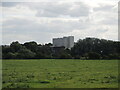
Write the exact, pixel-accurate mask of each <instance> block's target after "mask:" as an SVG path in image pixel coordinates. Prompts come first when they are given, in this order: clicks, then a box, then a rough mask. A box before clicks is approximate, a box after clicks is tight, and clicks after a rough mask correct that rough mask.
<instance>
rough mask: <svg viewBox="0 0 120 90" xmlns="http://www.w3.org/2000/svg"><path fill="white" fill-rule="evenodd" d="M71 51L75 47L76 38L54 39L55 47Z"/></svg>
mask: <svg viewBox="0 0 120 90" xmlns="http://www.w3.org/2000/svg"><path fill="white" fill-rule="evenodd" d="M62 46H64V47H65V48H68V49H71V48H72V47H73V46H74V36H68V37H63V38H53V47H62Z"/></svg>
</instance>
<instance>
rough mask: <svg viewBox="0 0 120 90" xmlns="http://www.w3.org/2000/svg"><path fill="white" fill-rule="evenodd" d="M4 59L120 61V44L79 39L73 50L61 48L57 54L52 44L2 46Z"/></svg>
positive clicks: (103, 40)
mask: <svg viewBox="0 0 120 90" xmlns="http://www.w3.org/2000/svg"><path fill="white" fill-rule="evenodd" d="M1 47H2V58H3V59H56V58H57V59H120V42H118V41H111V40H105V39H98V38H85V39H79V40H78V41H77V42H76V43H75V45H74V47H73V48H71V49H65V48H64V47H63V48H60V50H59V51H58V52H57V53H56V52H54V49H53V47H52V44H51V43H48V44H44V45H42V44H37V43H36V42H35V41H31V42H25V43H24V44H20V43H19V42H18V41H15V42H12V43H11V44H10V45H2V46H1Z"/></svg>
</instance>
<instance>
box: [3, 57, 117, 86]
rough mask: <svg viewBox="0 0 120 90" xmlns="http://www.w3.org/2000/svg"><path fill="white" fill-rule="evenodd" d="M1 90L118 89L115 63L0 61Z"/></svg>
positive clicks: (71, 60)
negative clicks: (11, 89)
mask: <svg viewBox="0 0 120 90" xmlns="http://www.w3.org/2000/svg"><path fill="white" fill-rule="evenodd" d="M2 69H3V81H2V83H3V88H118V60H73V59H69V60H67V59H66V60H65V59H61V60H60V59H58V60H57V59H44V60H43V59H40V60H3V68H2Z"/></svg>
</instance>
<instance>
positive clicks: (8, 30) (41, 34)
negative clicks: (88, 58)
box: [3, 1, 118, 44]
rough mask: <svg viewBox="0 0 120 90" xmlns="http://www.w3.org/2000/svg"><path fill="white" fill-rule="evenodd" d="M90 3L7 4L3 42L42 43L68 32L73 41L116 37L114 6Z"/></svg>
mask: <svg viewBox="0 0 120 90" xmlns="http://www.w3.org/2000/svg"><path fill="white" fill-rule="evenodd" d="M102 2H103V1H102ZM112 2H113V1H112ZM90 4H91V5H89V4H87V3H86V2H84V1H81V2H39V3H30V2H29V3H13V4H9V3H8V4H6V5H4V6H3V44H9V43H10V42H12V41H14V40H18V41H20V42H22V43H24V42H25V41H31V40H34V41H37V42H38V43H46V42H51V41H52V38H53V37H62V36H68V35H73V36H75V41H77V40H78V39H80V38H85V37H98V38H105V39H113V40H117V34H118V31H117V30H118V29H117V7H116V6H114V3H113V4H112V3H107V2H106V3H105V4H104V5H103V4H100V3H95V2H94V3H92V2H90Z"/></svg>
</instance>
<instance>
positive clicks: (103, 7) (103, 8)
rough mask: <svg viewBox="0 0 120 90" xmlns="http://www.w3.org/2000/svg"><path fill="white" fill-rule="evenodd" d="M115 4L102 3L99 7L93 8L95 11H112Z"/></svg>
mask: <svg viewBox="0 0 120 90" xmlns="http://www.w3.org/2000/svg"><path fill="white" fill-rule="evenodd" d="M113 7H114V5H100V6H99V7H95V8H93V10H94V11H102V12H103V11H107V12H109V11H111V10H112V9H113Z"/></svg>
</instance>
